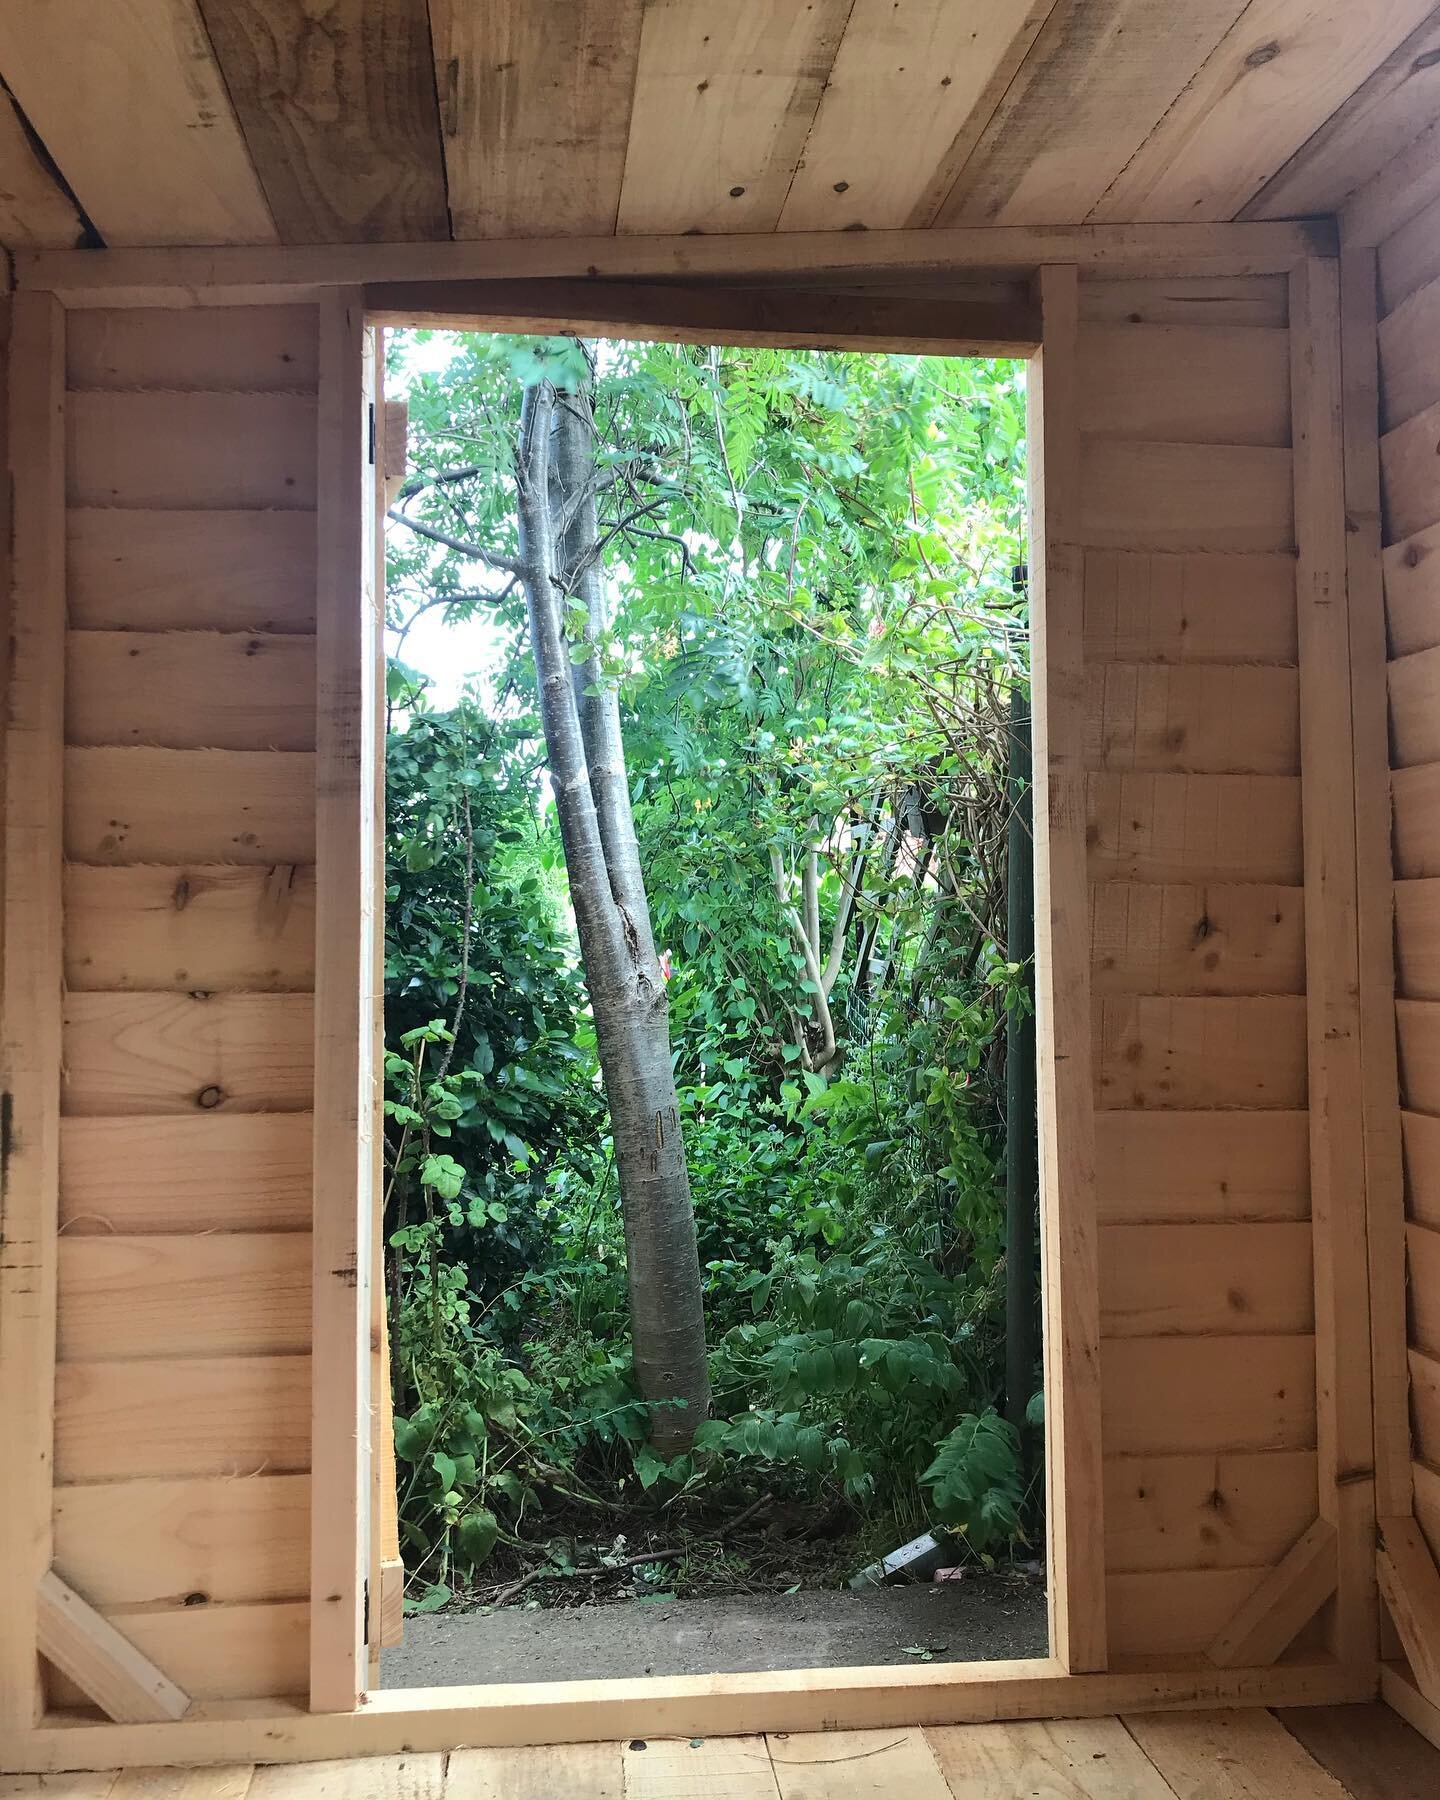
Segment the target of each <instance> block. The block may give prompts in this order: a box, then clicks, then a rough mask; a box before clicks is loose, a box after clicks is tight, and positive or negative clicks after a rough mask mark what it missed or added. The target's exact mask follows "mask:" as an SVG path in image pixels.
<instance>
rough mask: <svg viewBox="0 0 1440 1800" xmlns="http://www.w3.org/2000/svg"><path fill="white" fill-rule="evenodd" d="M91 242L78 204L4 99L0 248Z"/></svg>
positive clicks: (0, 111)
mask: <svg viewBox="0 0 1440 1800" xmlns="http://www.w3.org/2000/svg"><path fill="white" fill-rule="evenodd" d="M85 236H86V232H85V222H84V220H83V219H82V218H81V217H80V214H79V212H78V211H77V210H76V206H75V202H74V201H73V200H72V199H71V197H70V195H69V194H67V193H66V192H65V189H64V188H63V187H62V186H61V185H60V183H59V182H58V181H57V180H56V179H55V173H54V171H53V170H52V169H47V168H46V166H45V164H44V163H43V162H42V161H41V159H40V158H39V156H37V155H36V152H35V145H34V143H33V142H32V141H31V138H30V134H29V133H28V132H27V131H26V129H25V123H24V120H23V119H22V118H21V116H20V112H19V110H18V109H17V107H16V105H15V102H14V101H13V100H12V99H11V98H10V95H9V94H8V92H7V93H0V243H3V244H6V245H11V246H13V247H14V248H15V249H17V250H19V249H26V250H73V249H77V248H78V247H79V246H80V245H81V244H82V243H83V242H84V240H85Z"/></svg>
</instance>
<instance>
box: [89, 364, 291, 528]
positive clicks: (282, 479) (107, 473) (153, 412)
mask: <svg viewBox="0 0 1440 1800" xmlns="http://www.w3.org/2000/svg"><path fill="white" fill-rule="evenodd" d="M66 417H67V433H66V435H67V440H68V442H67V456H66V464H67V483H66V491H67V497H68V499H69V502H70V504H71V505H72V506H139V507H147V508H148V507H158V508H162V509H164V508H170V507H181V508H199V507H256V508H271V507H273V508H277V509H282V510H283V509H285V508H297V509H301V510H305V509H308V508H310V507H313V506H314V504H315V401H314V399H313V397H312V396H310V395H308V394H227V393H219V394H214V393H193V392H192V393H175V394H171V393H165V392H161V391H147V390H144V389H137V390H135V391H133V392H120V391H115V390H107V389H93V390H91V391H88V392H84V393H77V394H72V395H71V396H70V399H69V405H68V407H67V413H66Z"/></svg>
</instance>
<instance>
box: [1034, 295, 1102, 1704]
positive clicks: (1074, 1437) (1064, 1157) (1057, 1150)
mask: <svg viewBox="0 0 1440 1800" xmlns="http://www.w3.org/2000/svg"><path fill="white" fill-rule="evenodd" d="M1039 298H1040V305H1041V311H1042V319H1043V331H1044V347H1043V349H1042V350H1041V351H1040V353H1039V355H1038V357H1036V358H1035V360H1034V361H1033V362H1032V364H1031V370H1030V381H1029V439H1030V540H1031V543H1032V544H1033V545H1034V549H1033V551H1032V553H1031V559H1030V566H1031V596H1030V605H1031V621H1032V623H1031V633H1032V642H1033V645H1034V674H1033V679H1032V687H1033V692H1034V695H1035V708H1034V710H1035V725H1034V737H1035V1006H1036V1026H1037V1055H1038V1057H1039V1088H1040V1147H1041V1175H1040V1222H1041V1256H1042V1269H1043V1274H1042V1291H1043V1296H1044V1300H1043V1304H1044V1313H1045V1332H1044V1345H1045V1404H1046V1425H1045V1452H1046V1479H1047V1484H1048V1494H1049V1500H1048V1506H1047V1510H1046V1516H1047V1524H1048V1529H1049V1534H1050V1557H1049V1564H1050V1643H1051V1649H1052V1652H1053V1654H1054V1655H1055V1656H1056V1657H1058V1658H1059V1660H1060V1661H1061V1662H1062V1663H1063V1664H1064V1666H1065V1667H1066V1668H1067V1669H1069V1670H1070V1671H1071V1672H1073V1673H1078V1672H1081V1671H1086V1670H1092V1669H1103V1668H1104V1667H1105V1662H1106V1628H1105V1519H1104V1510H1105V1507H1104V1466H1103V1463H1102V1460H1101V1436H1100V1283H1099V1267H1098V1261H1097V1255H1098V1252H1097V1247H1096V1225H1095V1119H1094V1098H1093V1089H1092V1077H1091V1055H1090V1049H1091V1014H1090V888H1089V879H1088V875H1087V871H1086V801H1085V785H1086V784H1085V757H1084V751H1085V716H1084V714H1085V701H1084V681H1083V646H1084V636H1085V621H1084V606H1085V602H1084V555H1083V552H1082V551H1081V549H1080V548H1079V544H1078V541H1077V540H1078V536H1079V525H1080V521H1079V516H1078V514H1079V506H1080V424H1079V415H1078V374H1077V367H1076V362H1077V357H1076V343H1077V331H1078V283H1077V278H1076V270H1075V268H1074V267H1073V266H1070V267H1058V268H1046V269H1043V270H1042V271H1041V273H1040V279H1039Z"/></svg>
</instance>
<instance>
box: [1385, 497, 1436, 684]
mask: <svg viewBox="0 0 1440 1800" xmlns="http://www.w3.org/2000/svg"><path fill="white" fill-rule="evenodd" d="M1380 562H1381V568H1382V570H1383V571H1384V577H1385V617H1386V623H1387V624H1388V626H1389V630H1390V651H1391V654H1392V655H1394V656H1404V655H1407V654H1409V653H1410V652H1412V651H1417V650H1429V649H1431V648H1433V646H1434V645H1436V644H1440V524H1436V525H1430V526H1427V527H1426V528H1425V529H1424V530H1423V531H1417V532H1416V533H1415V534H1414V536H1413V537H1410V538H1406V539H1404V540H1403V541H1402V542H1400V543H1398V544H1390V545H1388V546H1387V547H1386V548H1385V549H1384V550H1382V551H1381V553H1380Z"/></svg>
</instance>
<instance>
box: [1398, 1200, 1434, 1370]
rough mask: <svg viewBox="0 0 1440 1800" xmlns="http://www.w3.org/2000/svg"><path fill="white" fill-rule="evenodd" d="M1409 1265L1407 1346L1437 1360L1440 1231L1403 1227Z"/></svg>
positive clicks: (1416, 1225)
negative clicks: (1424, 1352)
mask: <svg viewBox="0 0 1440 1800" xmlns="http://www.w3.org/2000/svg"><path fill="white" fill-rule="evenodd" d="M1405 1247H1406V1255H1407V1260H1408V1263H1409V1273H1410V1282H1409V1293H1410V1342H1411V1343H1412V1344H1413V1345H1414V1346H1415V1348H1416V1349H1417V1350H1424V1351H1426V1352H1427V1353H1428V1354H1429V1355H1431V1356H1440V1230H1437V1229H1436V1227H1435V1226H1433V1225H1426V1224H1423V1223H1419V1222H1415V1221H1412V1222H1411V1223H1410V1224H1408V1225H1407V1226H1406V1227H1405Z"/></svg>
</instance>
